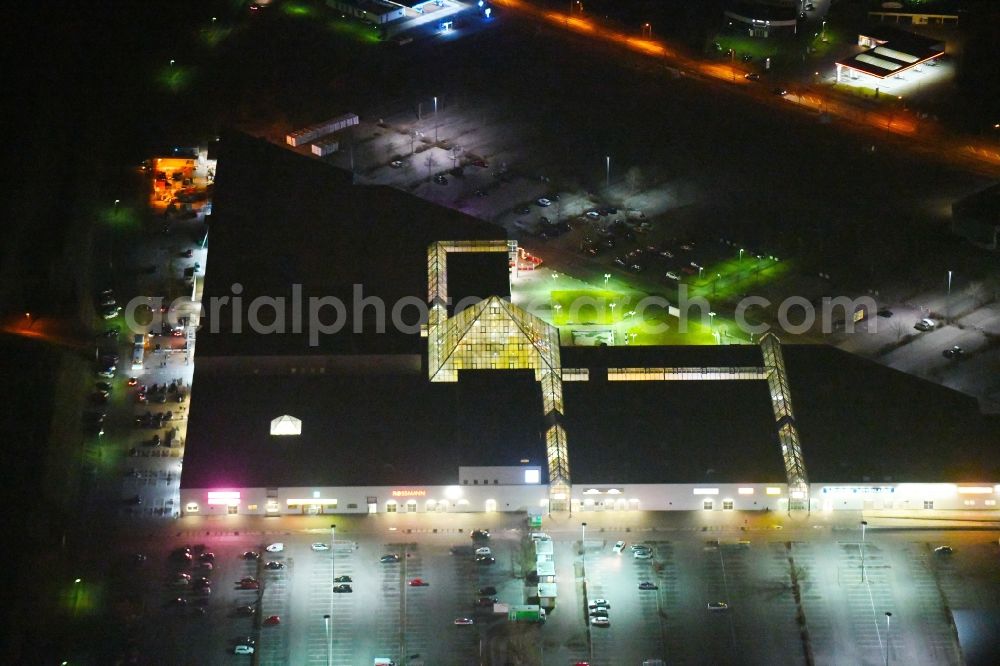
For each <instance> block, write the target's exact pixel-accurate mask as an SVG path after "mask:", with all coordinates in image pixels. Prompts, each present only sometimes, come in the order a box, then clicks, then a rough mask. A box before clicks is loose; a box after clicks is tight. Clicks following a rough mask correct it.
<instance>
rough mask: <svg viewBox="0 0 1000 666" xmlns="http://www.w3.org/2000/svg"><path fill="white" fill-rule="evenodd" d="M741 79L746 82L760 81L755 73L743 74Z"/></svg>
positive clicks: (758, 75)
mask: <svg viewBox="0 0 1000 666" xmlns="http://www.w3.org/2000/svg"><path fill="white" fill-rule="evenodd" d="M743 78H744V79H746V80H747V81H760V74H757V73H756V72H749V73H747V74H744V75H743Z"/></svg>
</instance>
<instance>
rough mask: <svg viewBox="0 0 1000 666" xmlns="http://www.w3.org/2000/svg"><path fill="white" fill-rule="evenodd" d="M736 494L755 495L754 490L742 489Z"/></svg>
mask: <svg viewBox="0 0 1000 666" xmlns="http://www.w3.org/2000/svg"><path fill="white" fill-rule="evenodd" d="M736 492H738V493H739V494H740V495H753V488H740V489H739V490H737V491H736Z"/></svg>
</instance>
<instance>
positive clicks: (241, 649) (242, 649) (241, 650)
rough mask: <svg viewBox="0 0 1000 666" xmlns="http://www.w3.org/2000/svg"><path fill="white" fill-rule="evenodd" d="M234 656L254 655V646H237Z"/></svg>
mask: <svg viewBox="0 0 1000 666" xmlns="http://www.w3.org/2000/svg"><path fill="white" fill-rule="evenodd" d="M233 654H253V646H252V645H237V646H236V647H234V648H233Z"/></svg>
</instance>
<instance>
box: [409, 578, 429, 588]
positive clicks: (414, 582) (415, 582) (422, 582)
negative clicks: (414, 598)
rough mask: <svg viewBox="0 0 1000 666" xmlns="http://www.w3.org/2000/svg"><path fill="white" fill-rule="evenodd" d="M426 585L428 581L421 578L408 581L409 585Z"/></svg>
mask: <svg viewBox="0 0 1000 666" xmlns="http://www.w3.org/2000/svg"><path fill="white" fill-rule="evenodd" d="M428 585H430V583H428V582H427V581H425V580H424V579H423V578H414V579H413V580H411V581H410V587H427V586H428Z"/></svg>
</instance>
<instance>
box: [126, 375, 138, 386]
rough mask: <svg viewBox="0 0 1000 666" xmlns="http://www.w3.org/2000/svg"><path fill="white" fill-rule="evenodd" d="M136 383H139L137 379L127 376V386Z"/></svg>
mask: <svg viewBox="0 0 1000 666" xmlns="http://www.w3.org/2000/svg"><path fill="white" fill-rule="evenodd" d="M138 383H139V380H138V379H136V378H135V377H129V378H128V385H129V386H135V385H136V384H138Z"/></svg>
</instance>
